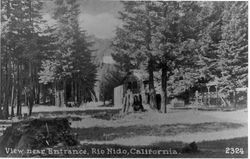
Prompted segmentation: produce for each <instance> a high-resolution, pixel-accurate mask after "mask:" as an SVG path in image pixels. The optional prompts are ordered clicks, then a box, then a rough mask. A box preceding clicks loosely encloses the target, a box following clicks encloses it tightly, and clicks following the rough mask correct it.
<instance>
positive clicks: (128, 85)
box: [114, 70, 148, 107]
mask: <svg viewBox="0 0 250 159" xmlns="http://www.w3.org/2000/svg"><path fill="white" fill-rule="evenodd" d="M147 79H148V75H147V74H146V73H143V72H142V71H140V70H133V71H131V72H129V73H128V74H127V75H126V76H125V78H124V79H123V84H122V85H120V86H118V87H116V88H114V106H115V107H122V104H123V97H124V95H125V94H126V92H127V91H128V90H130V91H131V92H132V94H133V95H140V96H141V98H142V103H144V104H146V103H147V102H148V80H147Z"/></svg>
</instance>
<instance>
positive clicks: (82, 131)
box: [73, 122, 242, 141]
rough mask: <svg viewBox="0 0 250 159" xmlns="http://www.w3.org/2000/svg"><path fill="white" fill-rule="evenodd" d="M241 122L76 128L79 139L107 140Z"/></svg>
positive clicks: (205, 129)
mask: <svg viewBox="0 0 250 159" xmlns="http://www.w3.org/2000/svg"><path fill="white" fill-rule="evenodd" d="M239 127H242V125H241V124H237V123H225V122H221V123H218V122H207V123H198V124H165V125H153V126H149V125H132V126H120V127H90V128H74V129H73V132H76V133H77V134H79V136H78V140H80V141H81V140H90V141H107V140H109V141H110V140H114V139H116V138H129V137H134V136H139V135H147V136H175V135H177V134H180V133H183V132H185V133H195V132H212V131H219V130H225V129H229V128H233V129H236V128H239Z"/></svg>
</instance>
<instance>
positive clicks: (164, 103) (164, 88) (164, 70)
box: [161, 66, 167, 113]
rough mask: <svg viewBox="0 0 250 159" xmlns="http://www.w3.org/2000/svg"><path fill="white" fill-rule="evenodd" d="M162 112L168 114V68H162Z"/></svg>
mask: <svg viewBox="0 0 250 159" xmlns="http://www.w3.org/2000/svg"><path fill="white" fill-rule="evenodd" d="M161 89H162V93H161V110H162V112H163V113H167V67H166V66H163V67H162V75H161Z"/></svg>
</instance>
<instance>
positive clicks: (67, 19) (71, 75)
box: [40, 0, 96, 106]
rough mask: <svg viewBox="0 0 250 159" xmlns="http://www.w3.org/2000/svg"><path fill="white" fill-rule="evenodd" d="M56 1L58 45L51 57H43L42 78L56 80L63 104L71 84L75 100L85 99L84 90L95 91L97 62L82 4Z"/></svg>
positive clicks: (56, 38) (56, 42)
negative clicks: (83, 23)
mask: <svg viewBox="0 0 250 159" xmlns="http://www.w3.org/2000/svg"><path fill="white" fill-rule="evenodd" d="M55 4H56V9H55V12H54V18H55V19H56V20H57V24H56V26H55V31H54V33H53V36H54V37H55V43H54V45H55V48H56V49H55V51H54V53H53V55H52V56H51V55H50V58H49V59H47V60H46V61H43V67H42V68H43V69H42V71H41V72H40V82H41V83H48V82H52V83H54V85H55V90H56V92H55V93H59V97H61V100H60V101H59V105H60V106H62V105H64V104H66V98H67V94H66V86H67V85H71V95H70V96H71V98H74V99H71V100H74V101H75V102H82V101H84V99H83V98H82V96H84V94H88V95H89V94H91V93H92V92H94V91H93V87H94V83H95V78H96V66H95V65H94V64H93V63H92V57H91V50H90V47H91V45H92V43H90V42H88V41H87V37H86V35H85V32H84V31H81V29H80V28H79V23H78V15H79V5H78V4H77V2H76V0H73V1H70V0H63V1H61V0H56V1H55ZM58 91H59V92H58ZM85 96H86V95H85ZM68 100H70V99H68Z"/></svg>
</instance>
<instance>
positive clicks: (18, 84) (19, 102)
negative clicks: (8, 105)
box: [16, 62, 21, 116]
mask: <svg viewBox="0 0 250 159" xmlns="http://www.w3.org/2000/svg"><path fill="white" fill-rule="evenodd" d="M20 81H21V80H20V64H19V62H18V64H17V109H16V111H17V112H16V114H17V116H20V115H21V112H20V109H21V86H20Z"/></svg>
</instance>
